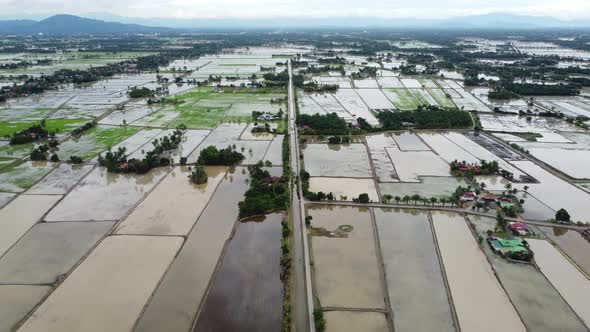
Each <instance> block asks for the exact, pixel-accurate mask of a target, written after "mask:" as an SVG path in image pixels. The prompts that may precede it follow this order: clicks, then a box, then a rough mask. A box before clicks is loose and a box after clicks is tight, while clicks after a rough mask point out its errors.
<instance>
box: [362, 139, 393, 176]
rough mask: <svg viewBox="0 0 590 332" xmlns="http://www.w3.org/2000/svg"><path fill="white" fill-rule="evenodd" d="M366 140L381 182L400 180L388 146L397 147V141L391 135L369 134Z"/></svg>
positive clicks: (376, 174) (374, 168)
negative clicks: (388, 151)
mask: <svg viewBox="0 0 590 332" xmlns="http://www.w3.org/2000/svg"><path fill="white" fill-rule="evenodd" d="M365 140H366V142H367V147H368V149H369V152H370V155H371V162H372V164H373V170H374V171H375V176H376V177H377V179H378V180H379V182H399V178H398V176H397V172H396V170H395V167H394V166H393V163H392V162H391V159H390V158H389V154H388V153H387V148H396V147H397V143H396V142H395V141H394V140H393V139H392V138H391V135H388V134H376V135H367V136H365Z"/></svg>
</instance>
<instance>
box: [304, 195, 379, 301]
mask: <svg viewBox="0 0 590 332" xmlns="http://www.w3.org/2000/svg"><path fill="white" fill-rule="evenodd" d="M307 215H309V216H312V217H313V219H312V227H313V228H314V230H317V232H316V235H312V236H311V254H312V261H313V279H314V286H315V291H316V294H317V296H318V298H319V301H320V303H321V306H322V307H337V308H343V307H344V308H364V309H383V308H384V307H385V302H384V294H385V293H384V291H385V290H384V288H383V285H382V284H381V279H382V277H381V275H380V274H381V272H380V269H379V262H378V258H377V252H376V245H375V238H374V231H373V227H372V221H371V214H370V212H369V210H368V209H366V208H356V207H341V206H318V205H314V206H311V207H308V208H307ZM342 227H345V228H348V227H351V228H352V229H350V231H348V232H341V233H344V234H343V235H342V237H341V236H327V235H325V234H323V233H324V232H326V231H327V232H336V231H338V230H339V228H342ZM360 271H362V273H360ZM343 290H346V291H343Z"/></svg>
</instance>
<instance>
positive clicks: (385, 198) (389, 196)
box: [383, 194, 393, 203]
mask: <svg viewBox="0 0 590 332" xmlns="http://www.w3.org/2000/svg"><path fill="white" fill-rule="evenodd" d="M392 198H393V196H391V195H390V194H385V195H383V202H384V203H389V201H391V199H392Z"/></svg>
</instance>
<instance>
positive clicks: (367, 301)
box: [0, 40, 590, 332]
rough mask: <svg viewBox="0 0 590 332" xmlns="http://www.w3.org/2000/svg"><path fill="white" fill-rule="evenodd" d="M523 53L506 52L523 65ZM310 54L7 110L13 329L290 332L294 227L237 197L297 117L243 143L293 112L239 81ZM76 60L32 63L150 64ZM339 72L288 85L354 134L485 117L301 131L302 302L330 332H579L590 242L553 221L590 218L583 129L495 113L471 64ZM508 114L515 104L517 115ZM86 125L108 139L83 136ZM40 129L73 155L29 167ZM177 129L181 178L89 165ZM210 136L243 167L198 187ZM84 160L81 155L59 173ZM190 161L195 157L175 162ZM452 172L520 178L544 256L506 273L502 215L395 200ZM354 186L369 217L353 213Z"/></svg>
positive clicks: (0, 114)
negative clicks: (428, 70)
mask: <svg viewBox="0 0 590 332" xmlns="http://www.w3.org/2000/svg"><path fill="white" fill-rule="evenodd" d="M394 45H395V46H396V47H400V48H404V47H408V48H412V49H416V48H433V47H438V46H436V45H432V44H429V43H426V42H421V41H410V40H408V41H404V42H399V43H395V44H394ZM529 46H530V45H529ZM529 46H527V45H517V46H515V47H519V48H522V52H524V53H526V52H528V51H526V50H527V47H529ZM543 47H545V46H543ZM309 51H310V48H308V47H301V46H292V45H285V46H283V47H279V46H276V47H275V46H273V47H250V48H239V49H234V50H231V51H229V50H225V51H224V52H223V54H220V55H207V56H202V57H200V58H198V59H192V60H189V59H178V60H175V61H173V62H171V63H170V64H169V65H168V66H166V67H162V68H160V73H161V75H162V77H164V78H168V79H169V80H171V81H173V80H174V78H175V77H176V76H177V75H181V74H180V72H184V71H185V70H184V68H185V67H186V68H187V69H190V70H192V72H191V73H189V74H187V75H186V76H184V77H185V78H187V79H196V80H203V79H207V78H209V76H210V75H213V76H216V75H219V76H223V78H222V80H221V82H220V83H219V86H217V84H210V85H209V86H195V85H192V84H178V85H177V84H172V85H167V88H168V90H169V93H170V96H169V97H168V100H167V101H166V102H161V103H156V104H153V105H148V104H147V101H146V100H142V99H131V98H129V96H128V94H127V91H128V89H129V88H131V87H148V88H151V89H154V88H157V87H163V86H164V85H163V84H162V82H161V79H158V77H157V74H156V73H142V74H128V75H117V76H114V77H112V78H109V79H105V80H101V81H98V82H96V83H91V84H84V85H73V84H69V85H64V86H62V87H60V89H58V90H51V91H46V92H44V93H41V94H38V95H31V96H28V97H23V98H17V99H9V100H8V102H6V103H4V104H1V105H0V136H1V137H3V138H2V139H1V140H0V331H16V330H18V331H60V332H61V331H105V330H109V331H136V332H139V331H141V332H143V331H154V332H156V331H157V332H160V331H179V332H180V331H226V330H227V331H230V330H231V331H234V330H235V331H277V330H280V329H281V328H282V321H283V296H284V295H285V294H283V292H284V290H285V288H283V283H282V280H281V277H283V276H282V270H281V259H282V257H281V246H282V242H281V237H282V228H281V221H282V220H283V219H287V220H289V219H288V217H289V216H288V215H286V214H285V213H284V212H282V211H277V212H272V213H268V214H265V215H260V216H257V217H253V218H247V219H240V218H239V208H238V203H239V202H240V201H242V200H243V199H244V195H245V193H246V191H247V190H248V189H249V186H250V180H251V179H250V175H249V173H248V167H247V166H250V165H253V164H256V163H258V162H259V161H268V162H269V164H270V165H272V166H273V167H271V168H270V170H271V173H272V174H273V175H278V174H280V166H281V165H282V163H283V160H282V156H283V151H282V149H283V140H284V138H285V136H283V134H284V131H285V130H286V129H285V128H286V121H283V120H281V121H273V122H270V123H269V124H270V125H271V128H273V129H277V131H278V132H277V133H252V132H251V130H252V128H254V122H256V120H255V119H253V118H252V112H253V111H258V112H268V113H273V114H277V113H279V112H280V111H281V112H282V113H283V114H285V113H287V106H288V105H287V103H286V101H284V99H285V97H286V96H287V91H286V89H283V88H251V87H247V84H248V83H250V82H252V81H258V82H260V81H261V79H259V78H258V79H253V78H251V75H252V74H256V75H257V76H262V74H263V73H264V72H266V71H267V70H268V69H265V70H264V71H263V70H262V67H265V68H266V67H272V68H273V69H274V70H275V72H280V71H282V70H284V68H285V66H284V65H283V64H282V63H284V62H285V61H286V60H287V59H288V58H291V57H292V56H293V55H294V54H295V53H302V54H306V53H308V52H309ZM70 55H71V56H72V57H68V56H63V57H57V56H55V61H56V62H55V65H54V66H51V68H35V67H31V68H26V70H25V71H28V72H29V73H31V74H40V72H41V71H46V73H49V72H51V70H56V69H59V68H87V67H89V66H90V65H93V66H94V65H99V64H104V63H109V62H111V61H115V60H116V61H120V60H121V59H131V58H135V57H137V56H140V55H142V54H139V53H120V54H109V55H106V54H96V55H92V57H89V58H81V57H79V56H78V55H76V56H74V55H72V54H70ZM22 56H23V57H26V56H32V55H26V54H25V55H22ZM301 59H306V58H305V55H304V56H303V57H302V58H301ZM345 59H346V60H347V61H349V62H351V61H355V63H354V64H352V63H348V64H346V65H345V66H344V69H345V74H344V75H342V74H341V73H340V72H330V73H327V74H322V75H319V76H317V75H312V76H311V77H309V76H308V77H307V78H306V79H307V80H310V79H311V80H315V81H317V82H321V83H326V84H337V85H339V87H340V89H339V90H338V91H337V92H336V93H324V94H317V93H305V92H303V91H297V92H296V93H297V97H298V98H297V101H298V103H299V112H300V113H302V114H316V113H319V114H327V113H332V112H335V113H336V114H337V115H338V116H340V117H341V118H343V119H345V120H346V121H347V122H349V123H351V124H354V123H356V120H357V119H358V118H364V119H365V120H367V121H368V122H369V123H370V124H372V125H374V126H376V127H379V125H380V124H379V121H378V120H377V115H378V113H379V112H383V111H388V112H398V111H403V110H413V109H415V108H416V107H418V106H420V105H438V106H441V107H445V108H452V107H458V108H460V109H463V110H465V111H473V112H475V113H477V114H478V116H479V118H480V121H481V125H482V127H483V129H484V130H485V131H486V132H482V133H480V134H479V135H476V134H474V133H473V132H470V131H461V130H459V131H444V130H437V131H428V130H411V131H410V130H408V131H393V132H383V133H371V134H366V135H359V136H356V137H354V138H353V139H352V143H349V144H340V145H334V144H325V137H305V138H307V139H308V140H307V141H306V143H302V144H300V150H299V151H300V153H301V159H300V162H301V167H302V168H303V169H305V170H306V171H307V172H309V174H310V176H311V177H310V179H309V186H310V187H309V189H310V190H311V191H313V192H319V191H322V192H324V193H333V194H334V197H335V201H332V202H310V201H307V200H304V201H303V204H304V205H303V206H304V211H302V213H303V214H304V216H310V217H312V219H311V220H310V226H309V227H308V228H307V229H305V228H303V229H304V232H305V233H304V234H303V236H305V237H306V239H307V240H308V241H309V259H310V265H309V266H306V268H307V269H309V271H310V272H311V278H312V279H311V284H310V286H311V287H312V294H313V297H312V298H310V299H309V301H312V302H313V306H314V308H316V309H319V310H320V311H321V312H322V313H323V315H324V318H325V322H326V329H327V331H351V332H352V331H355V332H356V331H392V330H394V331H459V330H460V331H496V330H497V329H498V328H501V329H504V330H507V331H567V332H569V331H572V332H574V331H588V326H589V324H590V312H589V311H588V305H587V302H588V300H587V299H588V298H590V293H589V292H590V284H589V283H590V281H589V280H590V279H588V273H589V271H590V261H589V260H588V245H589V244H588V241H586V240H585V239H584V238H582V236H581V235H580V233H579V232H578V230H574V229H571V228H570V229H566V228H563V227H560V228H557V227H551V226H552V224H549V223H547V224H542V222H545V221H546V220H549V219H553V218H555V213H556V211H558V210H559V209H561V208H565V209H567V211H568V212H569V213H570V214H571V216H572V219H573V220H574V221H578V220H580V221H589V220H587V219H588V217H587V215H588V213H587V211H588V208H587V207H588V206H590V191H589V190H588V185H587V183H586V182H588V181H587V180H588V179H590V173H588V171H587V167H585V165H587V164H589V163H590V157H589V156H588V155H587V152H588V151H590V135H588V133H587V132H586V131H585V130H583V129H581V127H578V126H575V125H574V124H572V123H569V122H567V121H565V120H563V119H560V118H549V117H533V118H532V119H531V120H530V121H527V119H526V117H522V116H518V115H517V114H514V115H512V114H499V113H492V112H491V110H492V109H493V108H494V107H496V106H498V105H500V104H499V102H498V101H494V100H490V99H489V98H487V93H488V91H487V90H486V89H485V88H483V89H481V88H476V89H472V88H468V87H465V86H464V85H463V82H462V77H461V75H460V73H458V72H448V75H447V73H445V72H443V74H444V77H442V76H438V75H437V76H429V75H412V76H407V75H401V74H400V73H399V71H398V70H397V69H395V68H394V67H399V66H400V65H401V64H404V63H405V60H404V59H394V60H393V61H392V62H387V63H383V64H380V63H377V62H376V61H372V60H371V61H368V59H367V58H366V57H363V56H351V55H345ZM309 61H311V62H312V63H315V62H313V61H315V60H314V58H313V57H311V58H310V60H309ZM363 66H366V67H374V68H377V69H378V74H377V76H376V77H368V78H358V77H357V76H354V77H355V78H354V79H353V75H352V73H356V72H358V70H359V69H360V68H361V67H363ZM179 69H180V70H179ZM423 69H424V68H423ZM182 75H184V74H182ZM226 76H228V77H226ZM230 76H231V77H230ZM486 78H490V77H486ZM490 79H492V78H490ZM535 103H536V104H535V105H541V106H543V107H546V108H553V107H554V108H555V109H558V110H559V111H560V112H562V113H564V114H568V115H570V116H576V115H586V114H587V112H590V111H589V109H590V108H589V107H588V102H587V98H585V97H583V96H580V97H575V98H574V97H572V98H549V97H539V98H536V101H535ZM503 106H505V108H502V110H505V109H511V110H518V109H519V108H521V107H523V103H522V100H512V101H509V102H507V103H506V104H505V105H503ZM525 106H526V102H525ZM91 120H95V121H96V122H97V126H96V127H94V128H92V129H90V130H87V131H85V132H84V133H83V134H82V135H80V136H78V137H72V136H71V135H70V133H71V131H72V130H74V129H75V128H78V127H80V126H82V125H84V124H85V123H87V122H89V121H91ZM41 121H44V123H45V126H46V128H47V129H48V130H49V131H50V132H55V133H56V137H57V139H58V140H59V141H60V144H59V146H58V147H57V148H56V149H55V150H54V151H52V152H55V153H56V154H57V155H58V156H59V158H60V159H61V162H48V161H40V162H38V161H30V160H29V158H28V157H29V156H30V153H31V151H32V149H34V148H35V147H36V146H38V143H28V144H22V145H10V144H9V142H8V139H7V138H4V136H5V135H8V137H9V136H10V135H12V134H14V133H15V132H17V131H19V130H23V129H26V128H28V127H30V126H31V125H33V124H37V123H40V122H41ZM179 125H185V126H186V127H187V130H185V131H184V136H183V139H182V141H181V142H180V144H179V147H178V148H176V149H174V150H171V151H167V152H165V153H164V154H162V156H165V157H168V158H169V159H170V160H171V162H172V165H170V166H164V167H158V168H155V169H152V170H151V171H149V172H147V173H146V174H131V173H109V172H107V170H106V169H105V168H104V167H101V166H99V165H97V161H98V155H99V154H100V155H104V153H105V152H107V151H108V150H109V149H110V150H116V149H118V148H125V150H126V152H125V153H126V155H127V157H128V158H143V156H144V155H145V154H146V152H147V151H149V150H150V149H151V147H152V142H153V141H154V140H155V139H160V138H162V137H164V136H166V135H170V134H171V133H172V132H173V130H174V129H175V128H176V127H177V126H179ZM510 144H516V145H517V146H518V147H520V148H522V149H524V150H528V151H529V153H528V154H527V153H526V152H523V151H520V150H517V149H516V148H514V147H510ZM211 145H212V146H215V147H217V148H219V149H223V148H227V147H230V146H231V147H235V148H236V150H238V151H240V152H241V153H243V154H244V156H245V159H244V160H243V161H242V162H241V163H240V164H239V165H237V166H234V167H225V166H223V167H222V166H206V167H205V172H206V175H207V182H206V183H204V184H198V185H197V184H194V183H192V182H190V181H189V174H191V171H192V167H194V166H193V164H194V163H196V162H197V161H198V159H199V155H200V153H201V151H203V149H205V148H206V147H208V146H211ZM72 156H77V157H80V158H82V160H83V162H82V164H80V165H75V164H71V163H68V162H66V160H67V159H69V158H70V157H72ZM185 158H186V161H187V163H188V165H181V163H182V164H184V160H185ZM454 160H460V161H462V160H465V161H467V162H468V163H480V162H481V161H483V160H486V161H496V162H498V164H499V166H500V168H501V169H503V170H507V171H510V172H511V173H513V174H514V178H513V179H512V180H510V181H509V180H507V179H505V178H502V177H500V176H499V175H489V176H478V177H476V178H475V179H474V181H475V182H477V183H482V182H483V183H484V184H485V187H486V189H487V190H488V191H490V192H502V191H504V190H505V188H506V185H507V184H510V185H511V186H512V188H515V189H517V193H516V194H515V195H516V197H517V198H519V199H520V198H522V199H524V200H525V203H524V205H523V208H524V211H523V212H521V213H519V218H521V219H522V220H523V221H525V222H526V221H531V222H532V221H535V222H536V223H537V224H538V223H541V224H539V225H540V226H533V225H532V224H530V225H529V226H530V227H531V228H533V229H534V230H536V231H537V236H535V237H533V238H527V241H528V242H529V243H530V247H531V249H532V251H533V252H534V253H535V261H534V262H533V264H516V263H513V262H509V261H507V260H505V259H503V258H501V257H499V256H498V255H496V254H494V253H493V252H492V251H491V250H490V248H489V247H488V246H487V244H486V243H485V241H483V242H479V240H478V236H482V237H483V238H485V237H486V236H487V230H491V229H494V228H495V226H496V220H495V218H494V217H495V214H496V210H493V209H492V210H490V211H483V212H481V213H479V210H478V211H477V212H475V211H474V210H471V209H470V208H469V207H470V206H469V205H467V206H466V207H462V208H457V207H453V209H452V211H453V212H450V211H449V206H448V205H447V206H445V205H444V204H441V203H440V202H441V201H438V203H436V201H434V202H433V203H432V204H428V202H424V204H421V203H422V202H421V201H412V202H411V203H413V204H409V203H410V202H405V203H404V205H401V204H399V201H400V199H401V197H404V196H410V197H411V196H415V195H419V196H421V197H425V198H429V199H430V198H433V197H436V198H437V199H440V198H442V197H445V198H446V197H449V196H450V195H452V194H453V192H454V191H455V189H456V188H457V187H458V186H468V185H472V184H473V182H470V181H469V180H467V179H465V178H463V177H455V176H453V174H451V172H450V163H451V162H453V161H454ZM277 166H279V167H277ZM525 186H526V188H525ZM292 189H295V188H294V187H293V188H292ZM293 193H294V194H295V193H296V191H293ZM363 193H365V194H367V195H368V198H369V203H368V204H361V203H356V202H354V201H353V199H355V198H357V197H358V196H359V195H360V194H363ZM385 195H388V196H389V195H390V199H387V196H385ZM392 197H393V198H392ZM395 197H397V198H395ZM398 198H399V199H398ZM385 203H387V204H391V205H385ZM392 204H396V205H395V206H392ZM410 205H411V206H410ZM138 280H140V281H141V282H138ZM292 281H293V282H294V280H292ZM287 290H291V291H293V290H292V289H289V288H287ZM81 298H82V299H84V301H83V304H84V305H80V303H82V302H81V300H80V299H81ZM548 313H550V319H549V318H548V316H549V315H548Z"/></svg>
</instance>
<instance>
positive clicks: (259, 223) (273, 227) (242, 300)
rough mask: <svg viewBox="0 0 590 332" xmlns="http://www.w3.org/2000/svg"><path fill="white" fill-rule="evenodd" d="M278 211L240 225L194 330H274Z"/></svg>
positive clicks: (277, 320) (278, 288)
mask: <svg viewBox="0 0 590 332" xmlns="http://www.w3.org/2000/svg"><path fill="white" fill-rule="evenodd" d="M282 219H283V214H282V213H273V214H270V215H268V216H266V217H262V218H255V219H250V220H249V221H243V222H240V223H239V225H238V228H237V230H236V233H235V235H234V237H233V238H232V239H231V240H230V242H229V245H228V247H227V249H226V253H225V256H224V257H223V260H222V262H221V266H220V268H219V270H218V272H217V274H216V276H215V279H214V280H213V284H212V286H211V288H210V290H209V294H208V296H207V299H206V300H205V304H204V307H203V309H202V311H201V313H200V314H199V318H198V321H197V325H196V329H195V331H199V332H207V331H212V332H213V331H252V332H255V331H279V330H280V328H281V319H282V300H283V296H282V295H283V292H282V283H281V279H280V274H281V266H280V259H281V220H282Z"/></svg>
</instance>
